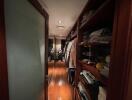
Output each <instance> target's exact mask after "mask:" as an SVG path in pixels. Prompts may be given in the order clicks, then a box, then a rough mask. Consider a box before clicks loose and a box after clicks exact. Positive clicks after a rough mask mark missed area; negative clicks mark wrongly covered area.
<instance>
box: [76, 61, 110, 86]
mask: <svg viewBox="0 0 132 100" xmlns="http://www.w3.org/2000/svg"><path fill="white" fill-rule="evenodd" d="M78 64H79V66H80V67H81V69H82V70H87V71H89V72H91V73H92V74H93V75H94V76H95V78H96V79H97V80H99V81H100V82H101V83H102V84H103V85H104V86H107V85H108V79H107V78H106V77H104V76H102V75H101V74H100V72H99V71H98V70H97V69H96V68H95V66H91V65H88V64H87V63H85V62H83V61H80V60H79V61H78Z"/></svg>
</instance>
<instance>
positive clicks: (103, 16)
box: [80, 0, 114, 31]
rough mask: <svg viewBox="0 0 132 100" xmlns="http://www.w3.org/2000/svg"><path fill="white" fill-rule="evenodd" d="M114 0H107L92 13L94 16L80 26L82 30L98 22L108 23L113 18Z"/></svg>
mask: <svg viewBox="0 0 132 100" xmlns="http://www.w3.org/2000/svg"><path fill="white" fill-rule="evenodd" d="M113 6H114V4H113V2H112V0H107V1H105V2H104V3H103V4H102V5H101V6H100V7H99V8H98V10H97V11H96V12H95V13H94V14H93V15H92V17H91V18H90V19H89V20H88V21H86V22H85V23H84V24H82V25H81V26H80V30H81V31H85V30H87V29H88V28H90V27H93V26H95V25H97V24H102V23H108V22H111V21H112V19H113V10H114V9H113V8H114V7H113Z"/></svg>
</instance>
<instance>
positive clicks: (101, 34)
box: [88, 28, 112, 44]
mask: <svg viewBox="0 0 132 100" xmlns="http://www.w3.org/2000/svg"><path fill="white" fill-rule="evenodd" d="M111 40H112V36H111V32H110V30H109V29H108V28H102V29H99V30H97V31H94V32H92V33H91V34H90V35H89V40H88V42H89V43H106V44H107V43H110V41H111Z"/></svg>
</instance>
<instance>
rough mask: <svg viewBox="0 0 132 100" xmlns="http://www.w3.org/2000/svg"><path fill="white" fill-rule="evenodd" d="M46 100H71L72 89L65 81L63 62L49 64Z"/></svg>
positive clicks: (65, 72)
mask: <svg viewBox="0 0 132 100" xmlns="http://www.w3.org/2000/svg"><path fill="white" fill-rule="evenodd" d="M48 66H49V67H48V75H49V85H48V100H73V97H72V95H73V93H72V88H71V86H70V85H69V83H68V80H67V70H66V67H65V64H64V62H61V61H58V62H56V63H54V62H53V61H52V62H49V65H48Z"/></svg>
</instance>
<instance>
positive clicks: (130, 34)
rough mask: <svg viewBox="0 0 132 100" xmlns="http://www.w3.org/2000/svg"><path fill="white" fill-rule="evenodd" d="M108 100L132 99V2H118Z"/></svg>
mask: <svg viewBox="0 0 132 100" xmlns="http://www.w3.org/2000/svg"><path fill="white" fill-rule="evenodd" d="M112 40H113V41H112V50H111V67H110V77H109V84H108V96H107V100H131V99H132V95H131V93H132V80H131V79H132V0H116V4H115V17H114V26H113V39H112Z"/></svg>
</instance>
